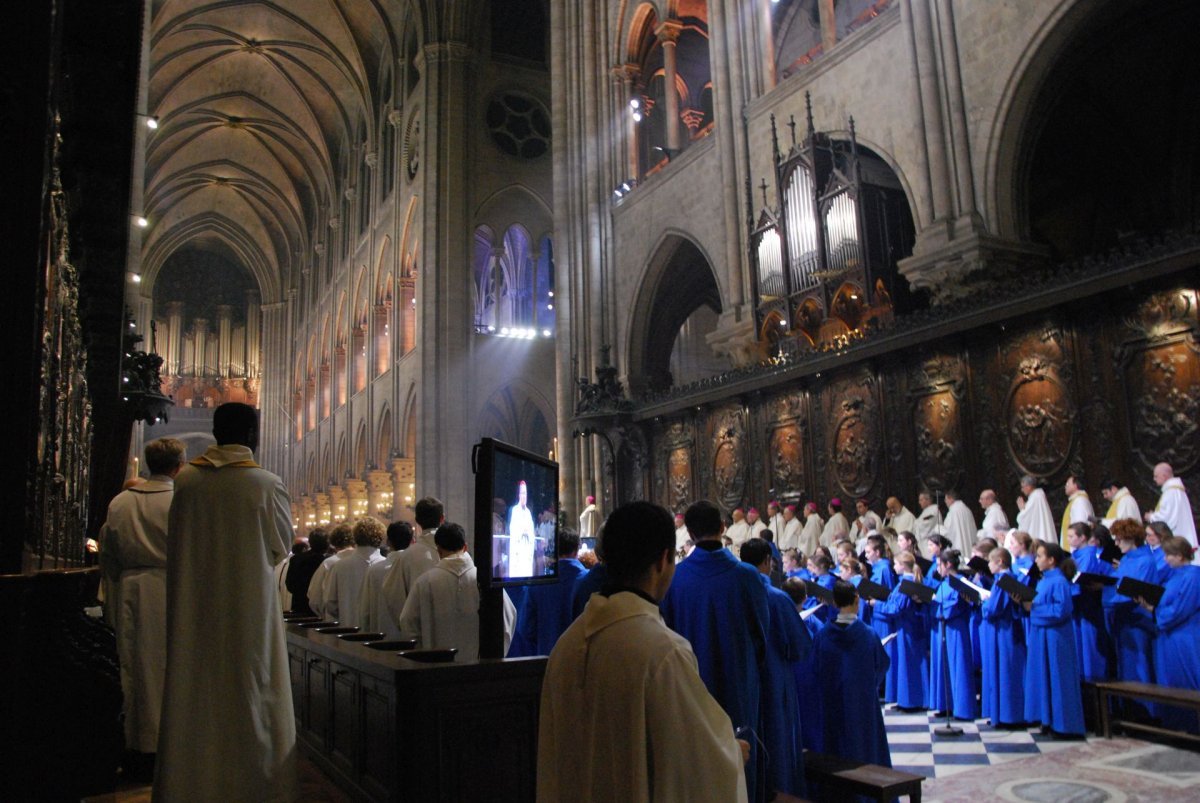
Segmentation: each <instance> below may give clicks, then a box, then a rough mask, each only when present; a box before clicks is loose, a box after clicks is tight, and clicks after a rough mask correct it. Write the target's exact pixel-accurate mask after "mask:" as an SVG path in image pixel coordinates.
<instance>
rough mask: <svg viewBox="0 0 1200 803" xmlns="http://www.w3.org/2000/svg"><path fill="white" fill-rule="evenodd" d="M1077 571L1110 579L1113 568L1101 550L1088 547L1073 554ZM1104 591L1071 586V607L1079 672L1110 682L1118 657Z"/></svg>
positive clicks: (1085, 678) (1075, 584) (1076, 584)
mask: <svg viewBox="0 0 1200 803" xmlns="http://www.w3.org/2000/svg"><path fill="white" fill-rule="evenodd" d="M1071 559H1072V560H1073V561H1075V568H1076V569H1078V570H1079V571H1081V572H1087V573H1089V574H1103V575H1110V574H1112V573H1113V567H1112V564H1110V563H1105V562H1104V561H1102V560H1100V548H1099V547H1095V546H1084V547H1080V548H1079V549H1076V550H1075V551H1074V552H1072V553H1071ZM1103 596H1104V591H1103V590H1102V589H1100V590H1094V591H1092V590H1088V589H1086V588H1083V587H1082V586H1081V585H1080V584H1078V583H1072V584H1071V603H1072V605H1074V607H1075V613H1074V624H1075V648H1076V651H1077V652H1078V653H1079V671H1080V672H1081V673H1082V677H1083V679H1084V680H1091V681H1095V680H1110V679H1111V678H1112V677H1113V672H1114V666H1113V665H1114V663H1115V657H1114V655H1113V647H1112V639H1111V638H1109V635H1108V625H1107V623H1106V622H1105V621H1104V603H1103V601H1102V600H1103Z"/></svg>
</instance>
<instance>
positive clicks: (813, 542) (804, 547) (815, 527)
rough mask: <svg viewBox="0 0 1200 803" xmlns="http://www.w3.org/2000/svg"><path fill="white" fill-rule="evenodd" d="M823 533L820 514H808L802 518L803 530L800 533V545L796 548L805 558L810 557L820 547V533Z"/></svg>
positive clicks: (822, 520)
mask: <svg viewBox="0 0 1200 803" xmlns="http://www.w3.org/2000/svg"><path fill="white" fill-rule="evenodd" d="M824 531H825V520H824V519H822V518H821V514H820V513H810V514H808V515H807V516H805V517H804V529H803V530H801V531H800V543H799V544H798V545H797V548H798V549H799V550H800V551H801V552H803V553H804V556H805V557H811V556H812V554H813V553H814V552H816V551H817V547H819V546H820V545H821V533H823V532H824Z"/></svg>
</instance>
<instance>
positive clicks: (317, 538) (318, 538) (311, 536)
mask: <svg viewBox="0 0 1200 803" xmlns="http://www.w3.org/2000/svg"><path fill="white" fill-rule="evenodd" d="M308 548H309V549H310V550H312V551H313V552H320V553H322V554H323V553H324V552H325V550H327V549H329V535H328V531H327V530H326V529H325V528H324V527H314V528H313V529H311V530H309V531H308Z"/></svg>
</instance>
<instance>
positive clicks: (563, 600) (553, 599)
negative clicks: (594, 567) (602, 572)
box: [509, 558, 588, 656]
mask: <svg viewBox="0 0 1200 803" xmlns="http://www.w3.org/2000/svg"><path fill="white" fill-rule="evenodd" d="M587 573H588V570H587V569H585V568H584V567H583V564H582V563H580V562H579V561H578V560H576V559H575V558H560V559H559V561H558V582H557V583H553V584H547V585H537V586H530V587H529V591H528V593H527V594H526V595H525V606H524V610H523V611H521V612H520V613H519V618H518V620H517V632H519V633H520V634H521V636H522V640H523V641H524V643H525V645H526V647H527V648H528V649H529V650H530V652H528V653H526V654H528V655H549V654H550V651H551V650H553V649H554V645H555V643H556V642H557V641H558V637H559V636H561V635H562V634H563V631H565V630H566V629H567V627H569V626H570V624H571V622H573V621H575V617H574V616H573V615H572V607H571V605H572V600H573V597H574V594H575V584H576V583H577V582H578V581H579V579H580V578H582V577H585V576H586V575H587ZM509 655H510V656H512V655H513V652H512V650H511V649H510V650H509Z"/></svg>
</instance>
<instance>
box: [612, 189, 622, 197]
mask: <svg viewBox="0 0 1200 803" xmlns="http://www.w3.org/2000/svg"><path fill="white" fill-rule="evenodd" d="M613 197H614V198H620V197H621V191H620V190H613Z"/></svg>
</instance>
